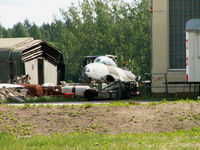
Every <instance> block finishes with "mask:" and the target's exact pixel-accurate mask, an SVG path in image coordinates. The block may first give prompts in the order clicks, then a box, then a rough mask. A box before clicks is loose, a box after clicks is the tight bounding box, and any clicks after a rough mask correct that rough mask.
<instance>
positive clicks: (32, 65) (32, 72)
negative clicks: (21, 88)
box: [25, 59, 38, 84]
mask: <svg viewBox="0 0 200 150" xmlns="http://www.w3.org/2000/svg"><path fill="white" fill-rule="evenodd" d="M25 74H28V75H29V76H30V77H31V79H30V84H38V60H37V59H33V60H31V61H28V62H25Z"/></svg>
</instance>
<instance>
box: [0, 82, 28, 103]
mask: <svg viewBox="0 0 200 150" xmlns="http://www.w3.org/2000/svg"><path fill="white" fill-rule="evenodd" d="M25 97H26V90H25V89H24V87H23V86H21V85H15V84H0V99H1V100H12V101H16V102H25Z"/></svg>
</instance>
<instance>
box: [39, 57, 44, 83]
mask: <svg viewBox="0 0 200 150" xmlns="http://www.w3.org/2000/svg"><path fill="white" fill-rule="evenodd" d="M38 83H39V84H43V83H44V60H43V59H38Z"/></svg>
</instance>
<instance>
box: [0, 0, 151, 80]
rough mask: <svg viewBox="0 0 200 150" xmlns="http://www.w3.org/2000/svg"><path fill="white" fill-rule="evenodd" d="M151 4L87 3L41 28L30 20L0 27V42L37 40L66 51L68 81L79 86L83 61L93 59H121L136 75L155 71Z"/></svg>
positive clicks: (144, 1)
mask: <svg viewBox="0 0 200 150" xmlns="http://www.w3.org/2000/svg"><path fill="white" fill-rule="evenodd" d="M149 3H150V2H149V0H142V1H133V2H132V3H125V2H123V0H121V1H119V0H93V1H90V0H83V2H82V3H79V5H78V6H74V5H73V4H72V5H71V7H70V8H68V9H66V10H65V9H60V13H61V15H62V18H61V19H56V18H55V19H54V21H53V22H52V23H50V24H49V23H44V24H43V25H42V26H38V25H36V24H35V23H31V22H30V21H29V20H28V19H26V20H25V21H24V22H23V23H22V22H18V23H17V24H15V25H14V26H13V27H12V28H9V29H5V28H4V27H3V26H2V25H0V38H10V37H34V38H35V39H42V40H45V41H47V42H49V43H50V44H52V45H53V46H55V47H56V48H58V49H59V50H61V51H62V53H63V56H64V61H65V66H66V72H65V78H66V80H67V81H69V80H72V81H74V82H77V81H78V79H79V78H80V75H81V73H82V69H83V63H82V62H83V60H84V57H85V56H89V55H105V54H112V55H116V56H118V65H119V66H121V65H122V62H123V61H126V64H127V68H129V69H130V70H131V71H132V72H133V73H135V74H136V75H144V73H146V72H150V69H151V38H150V12H149V5H150V4H149Z"/></svg>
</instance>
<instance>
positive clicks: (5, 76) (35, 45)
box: [0, 37, 64, 85]
mask: <svg viewBox="0 0 200 150" xmlns="http://www.w3.org/2000/svg"><path fill="white" fill-rule="evenodd" d="M25 74H28V75H29V76H30V78H31V79H30V83H32V84H43V83H53V84H55V85H57V83H58V82H59V81H61V80H64V62H63V56H62V53H61V52H60V51H59V50H57V49H56V48H54V47H52V46H51V45H49V44H48V43H47V42H45V41H42V40H34V39H33V38H32V37H28V38H0V82H1V83H8V82H12V81H13V79H14V77H15V76H20V75H25Z"/></svg>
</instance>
